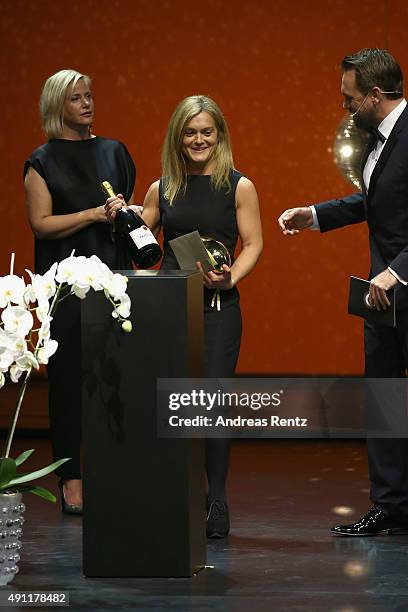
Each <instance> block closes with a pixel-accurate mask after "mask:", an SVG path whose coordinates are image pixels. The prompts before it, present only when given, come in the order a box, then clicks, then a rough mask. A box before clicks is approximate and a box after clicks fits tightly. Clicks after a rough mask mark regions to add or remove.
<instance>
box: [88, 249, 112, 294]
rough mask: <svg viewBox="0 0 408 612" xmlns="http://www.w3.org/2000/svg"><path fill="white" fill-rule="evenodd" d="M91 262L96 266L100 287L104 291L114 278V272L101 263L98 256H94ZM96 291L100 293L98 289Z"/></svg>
mask: <svg viewBox="0 0 408 612" xmlns="http://www.w3.org/2000/svg"><path fill="white" fill-rule="evenodd" d="M90 260H91V261H92V262H93V264H94V265H95V266H96V269H97V274H98V280H99V283H100V285H101V286H102V288H103V289H105V288H106V287H107V286H108V284H109V283H110V281H111V278H112V276H113V272H112V270H110V269H109V268H108V266H107V265H106V264H104V263H103V261H101V260H100V259H99V257H97V256H96V255H92V257H91V258H90ZM96 291H98V289H96Z"/></svg>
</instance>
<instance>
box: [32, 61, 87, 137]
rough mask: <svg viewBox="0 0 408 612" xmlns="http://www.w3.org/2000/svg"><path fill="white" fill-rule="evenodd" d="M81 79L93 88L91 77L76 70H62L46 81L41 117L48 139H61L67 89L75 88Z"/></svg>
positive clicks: (41, 99) (42, 93) (43, 90)
mask: <svg viewBox="0 0 408 612" xmlns="http://www.w3.org/2000/svg"><path fill="white" fill-rule="evenodd" d="M80 79H84V82H85V84H86V86H87V87H90V86H91V79H90V77H89V76H88V75H87V74H81V73H80V72H77V71H76V70H60V71H59V72H56V73H55V74H53V75H52V76H50V77H49V78H48V79H47V80H46V81H45V83H44V87H43V89H42V92H41V96H40V115H41V120H42V125H43V128H44V132H45V133H46V135H47V136H48V138H60V137H61V135H62V130H63V127H64V102H65V97H66V95H67V89H68V87H70V86H71V87H75V85H76V84H77V83H78V81H79V80H80Z"/></svg>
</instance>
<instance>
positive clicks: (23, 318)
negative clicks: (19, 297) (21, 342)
mask: <svg viewBox="0 0 408 612" xmlns="http://www.w3.org/2000/svg"><path fill="white" fill-rule="evenodd" d="M1 320H2V321H3V323H4V329H5V330H6V331H10V332H16V333H17V334H19V335H20V336H22V337H23V338H24V337H25V336H26V335H27V334H28V332H29V331H30V329H32V327H33V325H34V319H33V315H32V314H31V312H29V311H28V310H26V309H25V308H23V307H22V306H7V308H5V309H4V310H3V312H2V313H1Z"/></svg>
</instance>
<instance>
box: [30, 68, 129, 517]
mask: <svg viewBox="0 0 408 612" xmlns="http://www.w3.org/2000/svg"><path fill="white" fill-rule="evenodd" d="M40 112H41V117H42V122H43V127H44V131H45V133H46V135H47V137H48V142H47V143H46V144H44V145H42V146H41V147H39V148H38V149H36V150H35V151H34V152H33V153H32V154H31V155H30V157H29V159H28V160H27V161H26V163H25V166H24V176H25V179H24V184H25V190H26V203H27V209H28V218H29V222H30V225H31V228H32V230H33V233H34V236H35V271H36V273H38V274H43V273H44V272H46V271H47V270H48V269H49V268H50V266H51V265H52V264H53V263H54V262H56V261H61V260H62V259H65V258H66V257H69V255H70V254H71V253H72V251H73V250H74V249H75V255H76V256H79V255H85V256H87V257H89V256H91V255H93V254H95V255H97V256H98V257H99V258H100V259H101V260H102V261H103V262H104V263H105V264H107V265H108V266H109V267H110V268H111V269H129V268H131V262H130V260H129V258H128V256H127V255H126V252H125V250H124V249H123V248H122V246H121V245H120V244H118V243H115V242H112V239H111V232H110V226H109V223H107V219H106V215H105V210H104V206H103V203H104V201H105V196H104V194H103V192H102V191H101V188H100V183H101V182H102V181H104V180H108V181H109V182H110V183H111V184H112V186H113V188H114V189H115V190H116V191H117V192H119V193H121V194H123V196H124V199H125V201H126V202H127V203H128V204H131V203H132V197H133V195H132V194H133V189H134V183H135V166H134V163H133V161H132V159H131V157H130V155H129V153H128V151H127V149H126V147H125V146H124V145H123V144H122V143H120V142H118V141H116V140H108V139H105V138H101V137H99V136H94V135H93V134H92V133H91V126H92V121H93V114H94V102H93V98H92V93H91V81H90V78H89V77H88V76H87V75H83V74H80V73H78V72H76V71H75V70H61V71H60V72H57V73H56V74H54V75H52V76H51V77H50V78H49V79H48V80H47V81H46V82H45V85H44V88H43V91H42V94H41V98H40ZM51 336H52V338H54V339H56V340H57V341H58V351H57V352H56V354H55V355H54V356H53V357H52V358H51V359H50V363H49V365H48V367H47V370H48V380H49V411H50V427H51V437H52V445H53V454H54V459H55V460H57V459H60V458H63V457H71V461H68V462H66V463H65V464H64V465H62V466H61V467H60V468H59V469H58V470H57V474H58V475H59V476H60V478H61V481H60V486H61V501H62V509H63V511H65V512H69V513H72V514H80V513H81V511H82V481H81V469H80V439H81V361H80V358H81V344H80V303H79V300H78V298H76V297H70V298H69V299H67V300H65V301H64V302H62V303H61V304H60V306H59V307H58V309H57V312H56V314H55V317H54V321H53V322H52V327H51Z"/></svg>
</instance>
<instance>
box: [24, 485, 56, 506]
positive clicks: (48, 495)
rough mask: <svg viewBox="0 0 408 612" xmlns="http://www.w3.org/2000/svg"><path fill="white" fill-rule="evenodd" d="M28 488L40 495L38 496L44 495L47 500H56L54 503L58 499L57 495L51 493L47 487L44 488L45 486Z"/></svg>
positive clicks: (30, 491)
mask: <svg viewBox="0 0 408 612" xmlns="http://www.w3.org/2000/svg"><path fill="white" fill-rule="evenodd" d="M27 490H28V491H29V493H34V495H38V497H42V498H43V499H46V500H47V501H50V502H54V504H55V502H56V501H57V498H56V497H55V495H54V494H53V493H51V491H48V490H47V489H44V488H43V487H28V489H27Z"/></svg>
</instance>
